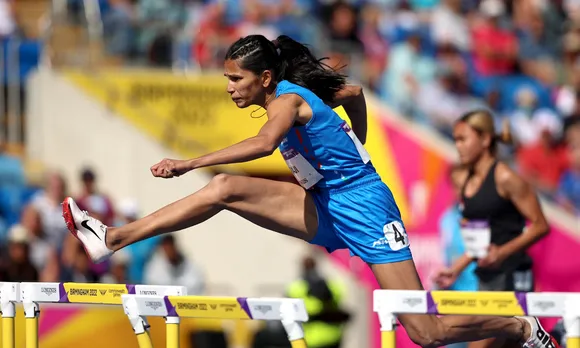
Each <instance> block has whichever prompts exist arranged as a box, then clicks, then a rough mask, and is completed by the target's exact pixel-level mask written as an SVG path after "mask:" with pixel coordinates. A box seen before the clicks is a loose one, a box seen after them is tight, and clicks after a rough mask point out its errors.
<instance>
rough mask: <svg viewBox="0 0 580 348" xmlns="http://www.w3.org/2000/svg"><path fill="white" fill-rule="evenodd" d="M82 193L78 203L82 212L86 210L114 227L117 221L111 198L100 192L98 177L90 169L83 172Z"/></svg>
mask: <svg viewBox="0 0 580 348" xmlns="http://www.w3.org/2000/svg"><path fill="white" fill-rule="evenodd" d="M81 181H82V191H81V193H80V195H78V197H77V199H76V201H77V203H78V205H79V208H80V209H81V210H86V211H88V212H89V213H91V214H92V215H95V214H96V216H95V217H96V218H97V219H99V220H100V221H102V222H103V223H104V224H105V225H112V224H113V222H114V219H115V211H114V209H113V204H112V203H111V200H110V199H109V197H108V196H107V195H106V194H104V193H102V192H100V191H99V188H98V186H97V177H96V175H95V172H94V171H93V170H92V169H90V168H85V169H83V170H82V172H81Z"/></svg>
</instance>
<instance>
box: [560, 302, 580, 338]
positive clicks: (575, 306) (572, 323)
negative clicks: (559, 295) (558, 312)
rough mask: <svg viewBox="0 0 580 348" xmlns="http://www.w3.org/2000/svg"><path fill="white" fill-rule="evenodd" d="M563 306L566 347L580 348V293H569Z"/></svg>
mask: <svg viewBox="0 0 580 348" xmlns="http://www.w3.org/2000/svg"><path fill="white" fill-rule="evenodd" d="M565 303H566V305H565V306H564V310H565V312H564V316H563V318H564V328H565V329H566V348H580V294H569V295H567V297H566V302H565Z"/></svg>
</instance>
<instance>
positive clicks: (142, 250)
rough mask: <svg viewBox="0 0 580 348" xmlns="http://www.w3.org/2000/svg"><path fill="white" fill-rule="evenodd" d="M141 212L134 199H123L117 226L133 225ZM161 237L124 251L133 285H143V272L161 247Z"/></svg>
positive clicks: (133, 245)
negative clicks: (128, 260)
mask: <svg viewBox="0 0 580 348" xmlns="http://www.w3.org/2000/svg"><path fill="white" fill-rule="evenodd" d="M138 215H139V210H138V206H137V202H136V201H135V200H133V199H129V198H127V199H123V200H121V202H120V203H119V213H118V217H117V221H116V223H115V225H116V226H122V225H126V224H128V223H131V222H133V221H135V220H137V218H138V217H139V216H138ZM160 240H161V236H155V237H152V238H148V239H145V240H142V241H140V242H137V243H134V244H131V245H129V246H127V247H125V248H124V249H123V251H124V252H126V253H127V255H128V257H129V258H130V259H131V262H129V264H128V265H127V267H128V271H127V272H128V278H129V281H130V282H132V283H133V284H140V283H143V272H144V268H145V265H146V264H147V262H148V261H149V259H150V258H151V257H152V256H153V253H154V252H155V250H156V249H157V246H158V245H159V241H160Z"/></svg>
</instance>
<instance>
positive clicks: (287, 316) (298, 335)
mask: <svg viewBox="0 0 580 348" xmlns="http://www.w3.org/2000/svg"><path fill="white" fill-rule="evenodd" d="M280 314H281V317H282V318H281V322H282V325H283V326H284V330H286V334H287V335H288V340H289V341H290V345H291V346H292V348H307V345H306V340H304V328H303V327H302V323H301V322H300V321H297V320H296V315H295V311H294V308H293V307H292V303H291V302H286V303H283V304H281V305H280Z"/></svg>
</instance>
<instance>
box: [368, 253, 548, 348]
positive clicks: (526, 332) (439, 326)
mask: <svg viewBox="0 0 580 348" xmlns="http://www.w3.org/2000/svg"><path fill="white" fill-rule="evenodd" d="M371 268H372V270H373V272H374V274H375V276H376V278H377V281H378V282H379V284H380V286H381V288H383V289H394V290H423V286H422V285H421V281H420V279H419V276H418V274H417V270H416V268H415V264H414V263H413V261H412V260H407V261H402V262H395V263H388V264H375V265H371ZM398 317H399V320H400V321H401V324H402V325H403V327H404V328H405V330H406V331H407V334H408V335H409V338H410V339H411V340H412V341H413V342H414V343H416V344H418V345H420V346H421V347H439V346H442V345H446V344H451V343H458V342H470V341H479V340H482V339H486V338H492V337H498V338H503V339H509V340H514V341H520V342H521V343H522V344H524V343H525V346H528V347H531V346H535V347H536V348H548V347H550V348H556V347H557V344H556V343H554V341H553V340H551V339H550V340H545V341H544V340H542V341H544V342H541V341H540V339H539V338H537V337H538V336H541V337H545V335H548V334H547V333H546V332H545V330H543V328H542V327H541V326H540V325H539V323H537V322H536V321H535V320H532V319H530V320H528V319H524V318H515V317H493V316H451V315H449V316H442V317H440V318H438V317H437V316H435V315H425V314H404V315H399V316H398ZM540 330H541V334H540V335H537V333H538V332H539V331H540ZM532 333H533V334H534V335H533V336H532ZM542 334H544V335H542ZM548 336H549V335H548Z"/></svg>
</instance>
